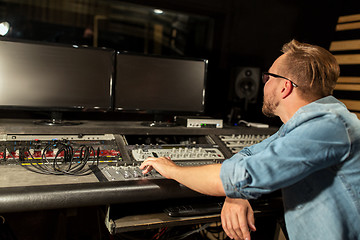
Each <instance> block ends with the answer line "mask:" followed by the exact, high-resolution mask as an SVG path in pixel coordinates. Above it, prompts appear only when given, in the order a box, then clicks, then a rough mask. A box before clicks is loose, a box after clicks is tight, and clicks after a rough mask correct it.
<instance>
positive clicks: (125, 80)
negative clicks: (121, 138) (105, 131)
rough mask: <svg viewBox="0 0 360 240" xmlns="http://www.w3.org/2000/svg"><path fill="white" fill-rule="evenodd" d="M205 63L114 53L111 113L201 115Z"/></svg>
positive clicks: (202, 109) (193, 60) (194, 60)
mask: <svg viewBox="0 0 360 240" xmlns="http://www.w3.org/2000/svg"><path fill="white" fill-rule="evenodd" d="M207 65H208V61H207V60H205V59H185V58H170V57H160V56H149V55H136V54H129V53H121V52H118V53H117V55H116V85H115V91H114V97H115V103H114V109H115V111H138V112H145V113H153V114H160V115H161V114H169V113H170V114H201V113H203V112H204V107H205V84H206V75H207Z"/></svg>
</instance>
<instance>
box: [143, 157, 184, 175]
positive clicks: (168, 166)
mask: <svg viewBox="0 0 360 240" xmlns="http://www.w3.org/2000/svg"><path fill="white" fill-rule="evenodd" d="M176 167H178V166H177V165H176V164H175V163H174V162H173V161H172V160H171V159H170V158H169V157H159V158H155V157H149V158H147V159H146V160H145V161H144V162H143V163H142V164H141V165H140V167H139V168H140V169H141V170H143V174H146V173H149V172H150V171H151V170H152V169H155V170H156V171H158V173H160V174H161V175H162V176H163V177H166V178H170V175H169V173H170V171H171V170H173V169H174V168H176Z"/></svg>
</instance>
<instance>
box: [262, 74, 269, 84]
mask: <svg viewBox="0 0 360 240" xmlns="http://www.w3.org/2000/svg"><path fill="white" fill-rule="evenodd" d="M269 78H270V77H269V75H267V74H265V73H264V74H263V76H262V79H263V83H266V82H267V81H268V80H269Z"/></svg>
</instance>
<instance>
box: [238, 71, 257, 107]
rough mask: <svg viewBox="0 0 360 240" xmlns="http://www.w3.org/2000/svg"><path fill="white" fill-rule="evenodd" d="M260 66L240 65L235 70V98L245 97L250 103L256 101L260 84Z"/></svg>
mask: <svg viewBox="0 0 360 240" xmlns="http://www.w3.org/2000/svg"><path fill="white" fill-rule="evenodd" d="M260 78H261V74H260V68H256V67H238V68H236V69H234V72H233V81H232V82H233V86H232V87H233V96H234V97H235V99H236V98H237V99H244V100H245V101H246V102H248V103H255V102H256V99H257V96H258V91H259V85H260Z"/></svg>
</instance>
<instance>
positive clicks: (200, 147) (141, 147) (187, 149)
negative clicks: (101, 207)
mask: <svg viewBox="0 0 360 240" xmlns="http://www.w3.org/2000/svg"><path fill="white" fill-rule="evenodd" d="M123 137H124V142H126V148H127V150H128V153H129V160H130V161H129V160H128V161H123V162H118V163H117V164H115V165H114V164H108V165H101V166H99V169H100V170H101V173H102V175H103V176H102V177H105V179H106V180H107V181H123V180H135V179H144V178H151V179H154V178H163V177H162V176H161V175H160V174H159V173H157V172H156V171H154V170H153V171H152V172H150V173H148V174H146V175H144V174H142V171H141V170H140V169H139V166H140V164H141V162H142V161H144V160H145V159H146V158H148V157H170V158H171V159H172V160H173V161H174V162H176V164H178V165H180V166H199V165H206V164H213V163H218V162H221V161H223V160H225V157H224V154H223V153H222V152H221V151H220V149H219V146H218V145H216V144H215V142H214V141H213V139H211V138H210V137H209V136H207V135H206V136H203V135H201V136H188V135H180V136H168V135H156V136H141V135H136V136H135V135H125V136H123Z"/></svg>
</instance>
